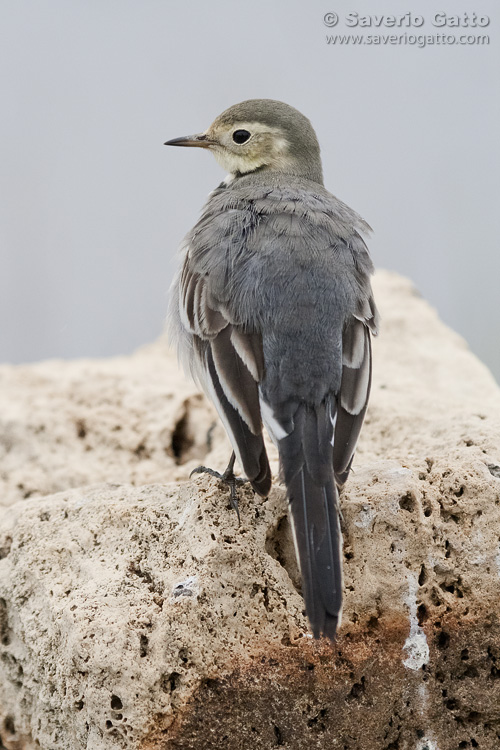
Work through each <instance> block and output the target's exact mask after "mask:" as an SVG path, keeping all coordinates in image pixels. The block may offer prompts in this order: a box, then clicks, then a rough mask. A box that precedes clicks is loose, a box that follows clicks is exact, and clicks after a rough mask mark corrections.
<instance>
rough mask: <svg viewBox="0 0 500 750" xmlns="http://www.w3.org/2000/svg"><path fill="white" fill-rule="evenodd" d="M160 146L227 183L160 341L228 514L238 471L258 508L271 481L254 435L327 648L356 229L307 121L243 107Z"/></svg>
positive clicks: (213, 197) (364, 324) (196, 233)
mask: <svg viewBox="0 0 500 750" xmlns="http://www.w3.org/2000/svg"><path fill="white" fill-rule="evenodd" d="M165 145H168V146H182V147H197V148H202V149H206V150H208V151H211V152H212V154H213V155H214V157H215V159H216V160H217V162H218V163H219V164H220V165H221V166H222V167H223V168H224V169H225V170H226V171H227V173H228V174H227V177H226V178H225V179H224V180H223V181H222V182H221V184H220V185H219V186H218V187H217V188H216V189H215V190H214V191H213V192H212V193H211V194H210V195H209V197H208V200H207V203H206V205H205V207H204V208H203V210H202V213H201V218H200V219H199V221H198V222H197V223H196V224H195V226H194V227H193V229H191V231H190V232H189V233H188V234H187V236H186V238H185V240H184V242H183V243H182V245H181V254H182V262H181V264H180V267H179V270H178V273H177V274H176V276H175V278H174V281H173V284H172V287H171V294H170V302H169V310H168V316H167V317H168V321H169V330H170V339H171V341H172V342H173V344H174V345H175V346H176V347H177V351H178V356H179V359H180V361H181V363H182V364H183V365H184V366H185V367H186V368H187V369H188V371H189V372H190V373H191V375H192V376H193V378H194V379H195V381H196V382H197V383H198V384H199V385H200V387H201V388H202V389H203V390H204V391H205V393H206V394H207V395H208V397H209V398H210V399H211V400H212V401H213V403H214V405H215V407H216V409H217V412H218V414H219V417H220V419H221V421H222V423H223V425H224V427H225V429H226V431H227V434H228V437H229V439H230V442H231V444H232V447H233V453H232V456H231V459H230V461H229V465H228V467H227V469H226V470H225V472H223V473H222V474H220V473H218V472H216V471H214V470H212V469H207V468H206V467H199V468H198V469H197V470H195V471H208V472H209V473H211V474H213V475H214V476H217V477H219V478H220V479H222V480H224V481H226V482H227V484H228V485H229V487H230V494H231V504H232V505H233V507H235V509H236V510H237V509H238V506H237V492H236V485H237V483H238V482H239V481H240V480H239V479H237V478H236V477H235V475H234V464H235V460H236V459H237V460H238V463H239V465H240V466H241V468H242V470H243V472H244V475H245V477H246V481H249V482H250V484H251V486H252V488H253V490H254V491H255V492H256V493H258V495H260V496H261V497H263V498H266V497H267V496H268V495H269V492H270V490H271V486H272V477H271V470H270V466H269V461H268V456H267V452H266V448H265V444H264V437H263V427H265V429H266V430H267V432H268V434H269V437H270V438H271V440H272V441H273V442H274V444H275V445H276V446H277V449H278V453H279V459H280V479H281V481H282V482H284V484H285V486H286V494H287V499H288V508H289V515H290V520H291V527H292V530H293V537H294V542H295V549H296V554H297V558H298V564H299V568H300V572H301V578H302V593H303V597H304V602H305V611H306V614H307V618H308V620H309V624H310V627H311V630H312V635H313V637H314V638H316V639H318V638H320V637H326V638H328V639H330V640H331V641H335V638H336V634H337V630H338V628H339V626H340V622H341V616H342V597H343V578H342V561H343V551H342V550H343V547H342V545H343V541H342V532H341V525H340V508H339V490H340V489H341V488H342V486H343V485H344V483H345V482H346V480H347V478H348V476H349V473H350V470H351V465H352V461H353V457H354V452H355V449H356V444H357V441H358V436H359V433H360V429H361V426H362V423H363V419H364V416H365V412H366V408H367V404H368V399H369V394H370V386H371V377H372V351H371V336H372V335H376V334H377V331H378V324H379V323H378V321H379V316H378V312H377V308H376V305H375V301H374V297H373V292H372V287H371V281H370V277H371V274H372V273H373V270H374V267H373V263H372V260H371V258H370V255H369V252H368V249H367V246H366V243H365V239H364V237H366V236H367V235H368V234H369V232H370V227H369V225H368V224H367V223H366V222H365V221H364V220H363V219H362V218H361V217H360V216H359V215H358V214H357V213H356V212H355V211H353V210H352V209H351V208H349V207H348V206H347V205H346V204H345V203H343V202H342V201H340V200H339V199H338V198H336V197H334V196H333V195H332V194H331V193H329V192H328V191H327V190H326V188H325V187H324V183H323V172H322V162H321V156H320V147H319V143H318V139H317V136H316V133H315V131H314V129H313V126H312V124H311V122H310V121H309V120H308V119H307V117H305V115H303V114H301V112H299V111H298V110H297V109H295V108H294V107H292V106H290V105H288V104H285V103H284V102H280V101H276V100H272V99H250V100H247V101H243V102H241V103H239V104H236V105H233V106H231V107H229V109H226V110H225V111H224V112H223V113H222V114H220V115H219V116H218V117H217V118H216V119H215V120H214V122H213V123H212V124H211V125H210V126H209V127H208V128H207V129H206V130H205V131H203V132H201V133H198V134H196V135H190V136H183V137H181V138H174V139H172V140H169V141H167V142H166V143H165Z"/></svg>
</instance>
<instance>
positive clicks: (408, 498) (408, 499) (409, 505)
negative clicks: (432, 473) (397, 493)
mask: <svg viewBox="0 0 500 750" xmlns="http://www.w3.org/2000/svg"><path fill="white" fill-rule="evenodd" d="M399 507H400V508H401V509H402V510H406V511H408V513H413V511H414V510H415V498H414V497H413V495H412V493H411V492H407V493H406V495H404V496H403V497H402V498H401V499H400V501H399Z"/></svg>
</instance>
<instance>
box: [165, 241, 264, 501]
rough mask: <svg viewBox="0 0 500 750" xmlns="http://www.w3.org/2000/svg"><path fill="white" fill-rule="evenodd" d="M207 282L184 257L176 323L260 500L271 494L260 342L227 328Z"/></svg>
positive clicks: (256, 337)
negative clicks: (185, 335) (261, 396)
mask: <svg viewBox="0 0 500 750" xmlns="http://www.w3.org/2000/svg"><path fill="white" fill-rule="evenodd" d="M207 278H208V277H207V276H206V275H205V274H200V273H197V272H196V271H194V270H193V268H192V267H191V263H190V257H189V251H188V253H187V255H186V259H185V262H184V266H183V269H182V273H181V277H180V279H179V290H178V291H179V312H180V318H181V323H182V326H183V328H184V330H185V331H188V332H189V333H190V334H191V335H192V346H193V354H194V362H193V370H194V372H193V374H194V375H195V377H196V379H197V380H198V382H199V383H200V385H201V386H202V387H203V389H204V390H205V392H206V393H207V395H208V396H209V397H210V398H211V399H212V401H213V403H214V405H215V407H216V408H217V411H218V413H219V416H220V418H221V420H222V423H223V424H224V426H225V428H226V431H227V433H228V436H229V438H230V440H231V443H232V445H233V448H234V451H235V453H236V456H237V458H238V461H239V463H240V465H241V466H242V468H243V470H244V472H245V474H246V476H247V477H248V479H249V480H250V482H251V483H252V486H253V487H254V489H255V490H256V491H257V492H258V493H259V494H261V495H262V496H264V497H265V496H267V495H268V494H269V491H270V489H271V471H270V468H269V463H268V459H267V454H266V450H265V447H264V441H263V438H262V420H261V414H260V405H259V391H258V384H259V382H260V381H261V380H262V376H263V370H264V357H263V352H262V339H261V337H260V335H259V334H257V333H252V332H246V331H245V330H244V328H243V326H242V325H238V324H237V322H236V321H232V322H231V320H230V317H231V316H230V315H229V313H228V311H227V309H225V306H224V304H223V303H222V302H220V301H218V300H217V299H216V298H215V297H214V295H213V293H212V292H211V290H210V287H209V283H208V282H207Z"/></svg>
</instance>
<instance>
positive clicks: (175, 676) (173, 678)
mask: <svg viewBox="0 0 500 750" xmlns="http://www.w3.org/2000/svg"><path fill="white" fill-rule="evenodd" d="M180 684H181V676H180V674H179V672H171V674H170V675H169V676H168V677H167V685H168V689H169V691H170V692H171V693H173V692H174V690H177V688H178V687H179V685H180Z"/></svg>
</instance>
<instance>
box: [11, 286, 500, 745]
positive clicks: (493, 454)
mask: <svg viewBox="0 0 500 750" xmlns="http://www.w3.org/2000/svg"><path fill="white" fill-rule="evenodd" d="M375 292H376V296H377V301H378V303H379V306H380V308H381V312H382V318H383V321H382V333H381V335H380V337H379V339H378V340H377V341H375V343H374V359H375V376H374V385H373V393H372V400H371V405H370V409H369V412H368V417H367V420H366V424H365V427H364V430H363V433H362V439H361V443H360V446H359V451H358V454H357V457H356V461H355V464H354V471H353V474H352V475H351V477H350V479H349V482H348V484H347V487H346V488H345V490H344V492H343V494H342V497H341V504H342V515H343V530H344V540H345V541H344V556H345V566H344V568H345V569H344V583H345V608H344V616H343V625H342V628H341V630H340V634H339V638H338V641H337V642H336V643H335V644H334V645H330V644H329V643H327V642H323V641H321V642H315V641H313V640H312V639H311V638H310V636H309V632H308V628H307V622H306V620H305V617H304V614H303V602H302V598H301V596H300V577H299V575H298V571H297V566H296V563H295V558H294V552H293V543H292V540H291V536H290V528H289V525H288V521H287V518H286V504H285V501H284V497H283V490H282V489H281V488H280V487H279V485H278V484H276V486H275V488H274V489H273V491H272V493H271V495H270V497H269V498H268V499H267V500H265V501H263V500H261V499H259V498H258V497H256V496H254V494H253V493H252V492H251V490H250V489H248V488H246V487H245V488H243V489H242V490H241V493H240V496H241V499H240V507H241V526H238V525H237V520H236V517H235V514H234V513H233V512H232V511H231V510H230V509H229V504H228V498H227V493H226V492H225V490H224V489H222V488H221V487H220V486H219V484H218V482H217V481H216V480H214V479H212V478H210V477H207V476H197V477H196V478H195V479H193V480H192V481H190V482H188V481H183V480H187V478H188V474H189V471H190V470H191V469H192V468H194V466H196V465H197V463H199V462H200V460H202V461H203V462H204V463H207V464H209V465H212V466H214V467H215V468H223V466H224V463H225V462H226V461H227V458H228V454H229V447H228V444H227V442H226V440H225V438H224V437H223V432H222V430H221V428H220V427H219V426H218V425H217V424H216V419H215V416H214V412H213V410H212V409H211V407H210V406H209V405H207V404H206V402H205V400H204V399H203V398H202V397H200V396H199V395H198V394H197V393H196V390H195V388H194V387H193V386H192V385H190V384H189V383H188V382H186V381H185V379H184V378H183V376H182V374H180V373H179V372H178V371H177V369H176V367H175V365H174V364H173V360H172V355H169V354H168V353H167V351H166V349H165V345H164V342H159V343H157V344H155V345H151V346H150V347H146V348H144V349H143V350H140V351H139V352H137V353H136V354H135V355H133V356H132V357H128V358H119V359H113V360H105V361H101V362H90V361H81V362H47V363H42V364H37V365H30V366H24V367H16V368H13V367H7V366H4V367H1V368H0V383H1V386H2V387H1V391H0V393H1V396H0V424H1V427H0V442H1V444H2V445H3V446H4V453H3V455H0V478H1V481H2V483H3V484H2V491H3V493H4V496H3V498H1V499H0V501H3V502H4V508H3V509H2V510H0V737H1V741H0V746H1V744H2V742H3V745H4V746H5V748H7V750H24V749H26V750H28V749H29V750H32V749H33V748H41V749H42V750H78V749H79V748H88V750H104V749H106V750H107V749H109V750H115V749H116V750H118V749H121V748H123V749H124V750H125V749H127V750H128V749H129V748H130V749H134V750H136V749H137V750H138V749H139V748H140V749H141V750H187V749H188V748H192V749H193V750H194V749H195V748H196V749H197V750H204V748H207V749H210V748H214V750H216V749H217V748H229V749H230V750H231V749H232V748H234V749H235V750H238V749H239V748H245V750H246V749H247V748H256V749H257V750H259V749H260V750H268V749H271V748H275V747H283V748H284V749H285V750H286V749H287V748H288V749H289V750H302V749H304V750H306V749H307V750H308V749H309V748H311V749H314V748H322V749H324V748H338V749H339V750H425V749H426V748H427V750H438V749H439V750H457V748H474V747H479V748H481V749H482V750H485V749H486V750H490V748H491V750H493V749H494V748H498V747H499V746H500V620H499V605H498V602H499V597H500V544H499V539H500V390H499V389H498V387H497V386H496V384H495V382H494V381H493V379H492V377H491V375H490V374H489V372H488V371H487V370H486V368H485V367H484V366H483V365H482V364H481V363H479V362H478V361H477V359H476V358H475V357H474V356H473V355H472V354H471V353H470V352H469V350H468V349H467V346H466V345H465V343H464V342H463V340H462V339H461V338H460V337H459V336H457V335H456V334H455V333H453V332H452V331H450V330H449V329H448V328H447V327H446V326H444V325H443V324H442V323H441V322H440V321H439V320H438V318H437V316H436V314H435V312H434V311H433V310H432V309H431V308H430V307H429V306H428V305H427V303H426V302H425V301H424V300H422V299H421V298H420V297H419V296H418V294H417V293H416V292H415V291H414V290H413V288H412V287H411V284H409V282H407V281H406V280H404V279H401V278H400V277H398V276H396V275H394V274H388V273H380V274H378V276H377V277H376V280H375ZM214 424H215V425H216V426H215V427H214ZM272 456H273V461H272V465H273V469H274V471H275V472H276V470H277V464H276V454H275V453H274V452H273V454H272ZM53 493H56V494H53ZM23 498H24V499H23Z"/></svg>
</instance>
